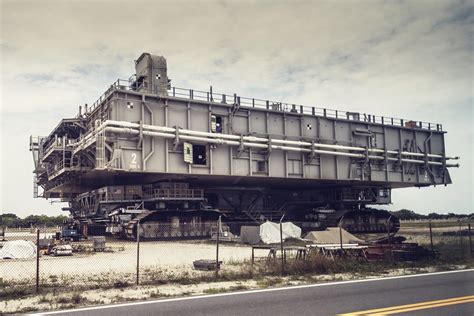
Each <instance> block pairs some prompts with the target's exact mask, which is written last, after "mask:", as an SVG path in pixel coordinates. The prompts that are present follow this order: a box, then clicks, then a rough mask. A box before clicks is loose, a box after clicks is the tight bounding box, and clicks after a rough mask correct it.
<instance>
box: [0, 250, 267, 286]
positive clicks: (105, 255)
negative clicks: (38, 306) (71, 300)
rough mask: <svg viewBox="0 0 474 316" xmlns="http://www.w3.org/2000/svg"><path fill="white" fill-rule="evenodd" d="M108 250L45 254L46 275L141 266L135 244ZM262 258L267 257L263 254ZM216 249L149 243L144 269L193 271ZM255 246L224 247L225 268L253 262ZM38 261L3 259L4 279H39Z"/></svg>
mask: <svg viewBox="0 0 474 316" xmlns="http://www.w3.org/2000/svg"><path fill="white" fill-rule="evenodd" d="M106 247H107V249H108V251H106V252H97V253H94V252H92V253H74V254H73V256H64V257H52V256H48V255H41V257H40V273H41V275H42V276H45V277H47V276H52V275H54V276H60V275H68V276H74V275H87V274H101V273H109V272H114V273H134V272H135V271H136V264H137V245H136V243H135V242H126V241H125V242H124V241H119V242H107V243H106ZM259 254H261V255H265V254H264V253H263V252H262V251H260V253H259ZM215 258H216V246H215V245H214V244H211V243H207V242H199V241H195V242H192V241H182V242H169V241H167V242H163V241H161V242H160V241H146V242H141V243H140V269H146V268H147V267H153V268H155V269H156V268H161V269H166V270H168V271H172V270H180V271H183V270H192V265H193V261H195V260H198V259H215ZM250 258H251V247H250V246H238V245H230V244H227V245H226V244H220V246H219V260H222V261H223V263H224V265H226V264H229V263H230V264H232V263H235V262H239V261H243V260H250ZM35 267H36V259H35V258H32V259H15V260H13V259H0V278H3V280H4V281H7V280H12V279H15V280H19V279H23V278H25V279H29V278H34V276H35Z"/></svg>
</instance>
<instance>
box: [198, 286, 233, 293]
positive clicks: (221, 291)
mask: <svg viewBox="0 0 474 316" xmlns="http://www.w3.org/2000/svg"><path fill="white" fill-rule="evenodd" d="M227 291H228V289H226V288H223V287H221V288H214V287H210V288H208V289H204V291H202V292H203V293H205V294H217V293H224V292H227Z"/></svg>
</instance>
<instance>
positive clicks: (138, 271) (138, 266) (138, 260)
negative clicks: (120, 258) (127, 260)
mask: <svg viewBox="0 0 474 316" xmlns="http://www.w3.org/2000/svg"><path fill="white" fill-rule="evenodd" d="M139 283H140V221H138V222H137V285H139Z"/></svg>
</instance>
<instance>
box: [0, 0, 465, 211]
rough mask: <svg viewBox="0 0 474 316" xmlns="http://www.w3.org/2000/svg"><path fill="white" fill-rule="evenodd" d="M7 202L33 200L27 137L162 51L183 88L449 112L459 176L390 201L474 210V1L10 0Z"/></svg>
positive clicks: (425, 114) (2, 156)
mask: <svg viewBox="0 0 474 316" xmlns="http://www.w3.org/2000/svg"><path fill="white" fill-rule="evenodd" d="M0 4H1V6H0V12H1V13H0V14H1V22H0V23H1V25H0V30H1V39H0V45H1V63H0V66H1V68H0V73H1V85H0V86H1V90H0V93H1V107H0V120H1V121H0V126H1V128H0V133H1V135H0V212H15V213H17V214H19V215H20V216H25V215H28V214H32V213H34V214H39V213H45V212H48V213H49V214H59V213H60V211H59V210H60V207H61V205H60V204H50V203H49V202H48V201H44V200H41V199H33V198H32V191H33V185H32V169H33V161H32V158H31V153H30V152H29V151H28V138H29V136H30V135H47V134H48V133H49V132H50V130H51V129H52V127H53V126H55V125H56V123H57V122H58V121H59V120H60V119H61V118H63V117H68V116H73V115H75V114H76V113H77V108H78V106H79V105H83V104H84V103H89V104H90V103H92V102H94V101H95V100H96V99H97V98H98V97H99V95H100V94H101V93H102V92H104V91H105V89H106V88H107V86H108V85H110V84H111V83H112V82H113V81H115V80H116V79H117V78H128V77H129V76H130V75H131V74H132V73H133V71H134V68H133V60H134V59H136V58H137V57H138V56H139V55H140V54H141V53H142V52H145V51H146V52H150V53H154V54H158V55H163V56H165V57H166V58H167V60H168V69H169V70H168V71H169V72H168V73H169V76H170V77H171V78H172V79H173V85H176V86H178V87H189V88H195V89H200V90H205V89H207V88H208V87H209V85H212V86H213V87H214V90H215V91H219V92H228V93H233V92H236V93H238V94H239V95H243V96H250V97H258V98H270V99H277V100H278V99H279V100H282V101H288V102H291V103H300V104H306V105H314V106H320V107H322V106H325V107H329V108H335V109H343V110H352V111H360V112H367V113H374V114H379V115H385V116H395V117H405V118H410V119H415V120H423V121H428V122H436V123H442V124H443V126H444V129H445V130H447V131H448V134H447V136H446V143H447V152H448V154H449V155H459V156H461V158H462V160H461V161H460V163H461V168H459V169H451V176H452V178H453V182H454V184H453V185H450V186H447V187H436V188H424V189H403V190H397V191H395V192H393V202H394V204H393V205H392V206H391V208H392V209H399V208H410V209H413V210H415V211H418V212H421V213H428V212H432V211H436V212H447V211H455V212H463V213H470V212H474V200H473V195H474V190H473V181H472V179H473V177H474V172H473V167H472V163H473V156H474V152H473V134H474V127H473V123H474V122H473V121H474V114H473V108H474V106H473V69H474V68H473V40H474V36H473V32H474V31H473V23H474V9H473V7H474V6H473V2H472V1H429V0H424V1H349V0H346V1H271V2H270V1H259V2H253V1H240V2H237V1H234V2H230V1H229V2H227V1H169V2H159V1H149V2H146V1H145V2H140V1H126V2H125V1H124V2H120V1H57V2H56V1H41V2H40V1H6V0H0Z"/></svg>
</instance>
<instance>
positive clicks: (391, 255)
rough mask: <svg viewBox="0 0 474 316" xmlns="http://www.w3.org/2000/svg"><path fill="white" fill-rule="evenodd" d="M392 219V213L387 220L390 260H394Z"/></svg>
mask: <svg viewBox="0 0 474 316" xmlns="http://www.w3.org/2000/svg"><path fill="white" fill-rule="evenodd" d="M391 219H392V215H390V216H389V217H388V220H387V235H388V245H389V249H390V261H393V248H392V236H391V235H390V228H391V227H390V226H391V225H390V220H391Z"/></svg>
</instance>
